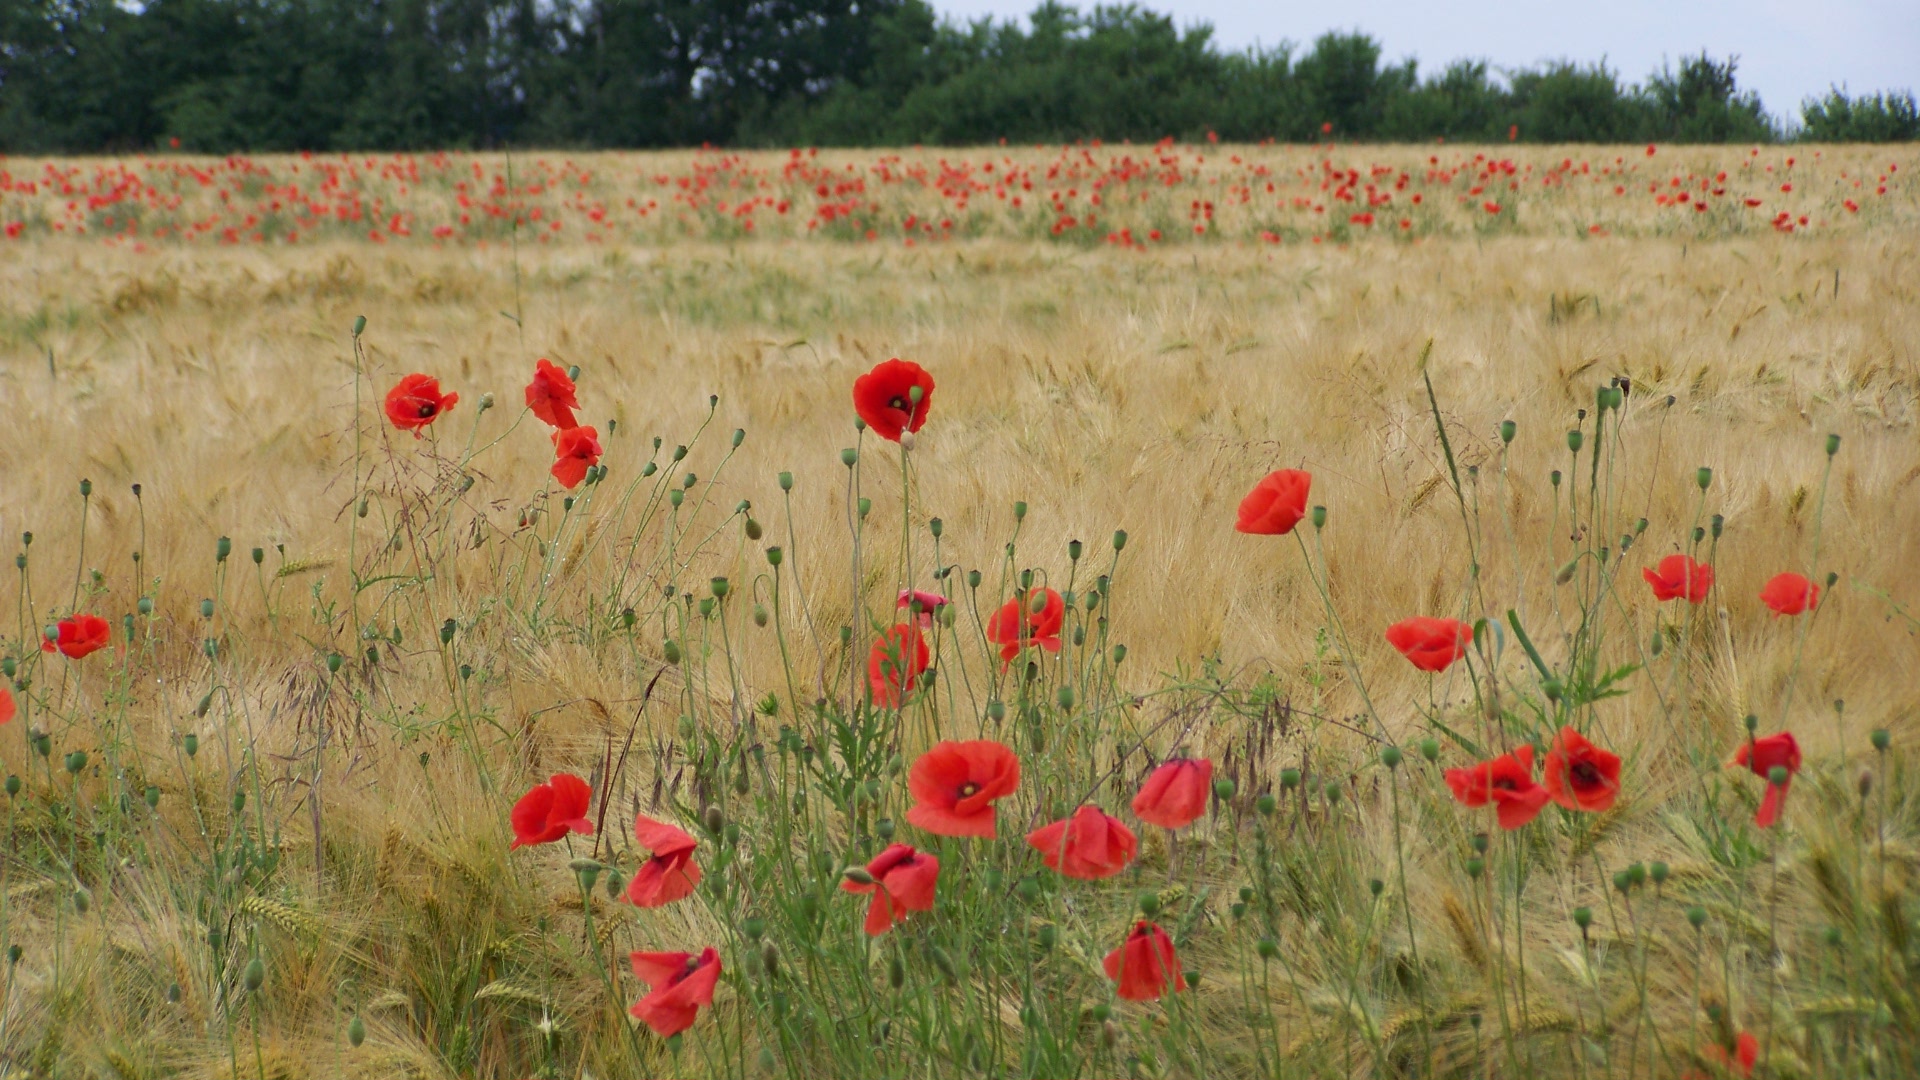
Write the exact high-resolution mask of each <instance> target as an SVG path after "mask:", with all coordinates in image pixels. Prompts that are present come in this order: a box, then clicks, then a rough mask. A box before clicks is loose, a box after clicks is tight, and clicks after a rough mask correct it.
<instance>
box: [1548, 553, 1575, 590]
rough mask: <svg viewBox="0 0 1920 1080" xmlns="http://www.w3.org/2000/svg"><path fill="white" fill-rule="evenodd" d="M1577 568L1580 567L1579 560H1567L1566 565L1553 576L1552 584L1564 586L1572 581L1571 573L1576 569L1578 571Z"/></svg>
mask: <svg viewBox="0 0 1920 1080" xmlns="http://www.w3.org/2000/svg"><path fill="white" fill-rule="evenodd" d="M1579 566H1580V560H1579V559H1577V558H1575V559H1569V560H1567V565H1565V566H1563V567H1561V568H1560V569H1559V571H1558V572H1556V573H1555V574H1554V575H1553V583H1554V584H1555V585H1565V584H1566V583H1567V582H1569V581H1572V580H1573V572H1574V571H1575V570H1576V569H1578V568H1579Z"/></svg>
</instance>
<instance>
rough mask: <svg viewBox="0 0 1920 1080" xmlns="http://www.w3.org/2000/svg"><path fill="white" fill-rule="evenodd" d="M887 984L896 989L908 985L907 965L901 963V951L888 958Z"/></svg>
mask: <svg viewBox="0 0 1920 1080" xmlns="http://www.w3.org/2000/svg"><path fill="white" fill-rule="evenodd" d="M887 985H888V986H890V987H892V988H893V989H895V990H898V989H900V988H901V987H903V986H905V985H907V965H906V964H904V963H901V961H900V954H899V953H895V954H894V955H892V956H890V957H888V958H887Z"/></svg>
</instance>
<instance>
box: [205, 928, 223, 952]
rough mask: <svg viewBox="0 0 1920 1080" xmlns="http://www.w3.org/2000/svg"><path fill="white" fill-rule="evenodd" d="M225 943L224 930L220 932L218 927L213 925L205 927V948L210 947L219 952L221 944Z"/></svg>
mask: <svg viewBox="0 0 1920 1080" xmlns="http://www.w3.org/2000/svg"><path fill="white" fill-rule="evenodd" d="M226 943H227V935H226V934H225V933H224V932H222V931H221V929H220V928H219V927H217V926H214V927H209V928H208V929H207V948H209V949H212V950H213V951H215V952H219V951H220V948H221V946H223V945H225V944H226Z"/></svg>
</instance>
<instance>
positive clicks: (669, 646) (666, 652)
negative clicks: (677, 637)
mask: <svg viewBox="0 0 1920 1080" xmlns="http://www.w3.org/2000/svg"><path fill="white" fill-rule="evenodd" d="M660 655H661V656H662V658H664V659H665V660H666V662H667V663H669V664H678V663H679V662H680V646H679V645H677V644H675V643H674V642H673V641H671V640H669V641H667V642H666V643H665V644H663V645H662V646H661V647H660Z"/></svg>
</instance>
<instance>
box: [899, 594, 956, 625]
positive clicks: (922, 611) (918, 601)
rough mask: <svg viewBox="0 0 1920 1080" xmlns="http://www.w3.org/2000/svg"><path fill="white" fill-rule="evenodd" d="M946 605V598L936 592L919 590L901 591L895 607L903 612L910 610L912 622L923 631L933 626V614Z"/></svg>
mask: <svg viewBox="0 0 1920 1080" xmlns="http://www.w3.org/2000/svg"><path fill="white" fill-rule="evenodd" d="M947 603H948V601H947V598H946V597H944V596H941V595H940V594H939V593H936V592H925V591H922V590H920V589H901V590H900V602H899V603H898V604H896V605H895V606H896V607H898V608H901V609H903V610H905V609H912V612H913V621H914V622H916V623H918V624H919V625H920V628H921V629H923V630H925V629H928V628H930V627H932V626H933V617H934V615H935V613H937V612H938V611H939V610H940V609H941V608H943V607H946V606H947Z"/></svg>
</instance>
